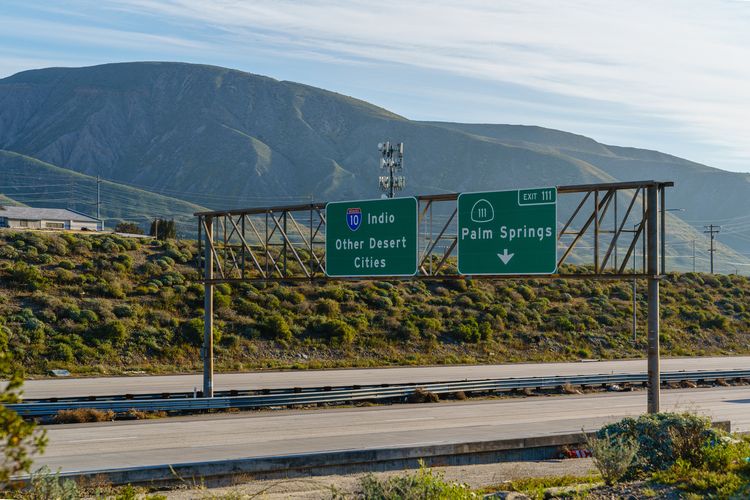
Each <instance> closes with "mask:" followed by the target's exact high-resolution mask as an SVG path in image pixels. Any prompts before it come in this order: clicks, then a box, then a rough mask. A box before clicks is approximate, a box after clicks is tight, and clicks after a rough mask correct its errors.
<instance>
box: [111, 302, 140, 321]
mask: <svg viewBox="0 0 750 500" xmlns="http://www.w3.org/2000/svg"><path fill="white" fill-rule="evenodd" d="M112 312H114V314H115V316H117V317H118V318H132V317H133V316H135V313H134V312H133V308H132V307H130V306H129V305H128V304H120V305H117V306H115V307H114V309H112Z"/></svg>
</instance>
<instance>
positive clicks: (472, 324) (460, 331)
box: [452, 318, 482, 343]
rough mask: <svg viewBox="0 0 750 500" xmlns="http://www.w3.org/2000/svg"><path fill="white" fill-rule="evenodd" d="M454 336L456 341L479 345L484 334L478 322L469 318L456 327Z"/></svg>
mask: <svg viewBox="0 0 750 500" xmlns="http://www.w3.org/2000/svg"><path fill="white" fill-rule="evenodd" d="M452 335H453V337H454V338H455V339H456V340H460V341H461V342H467V343H477V342H479V341H480V340H482V332H481V331H480V329H479V324H477V320H475V319H474V318H468V319H466V320H464V321H463V322H462V323H460V324H458V325H456V327H455V328H454V330H453V332H452Z"/></svg>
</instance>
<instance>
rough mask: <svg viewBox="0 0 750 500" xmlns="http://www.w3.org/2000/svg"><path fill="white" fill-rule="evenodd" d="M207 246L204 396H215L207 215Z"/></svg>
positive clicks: (210, 242)
mask: <svg viewBox="0 0 750 500" xmlns="http://www.w3.org/2000/svg"><path fill="white" fill-rule="evenodd" d="M205 221H206V248H205V259H206V262H205V264H204V266H205V267H204V270H205V271H204V278H205V282H204V285H203V397H204V398H212V397H214V285H213V283H212V282H211V280H213V278H214V254H213V227H212V226H213V218H212V217H206V218H205Z"/></svg>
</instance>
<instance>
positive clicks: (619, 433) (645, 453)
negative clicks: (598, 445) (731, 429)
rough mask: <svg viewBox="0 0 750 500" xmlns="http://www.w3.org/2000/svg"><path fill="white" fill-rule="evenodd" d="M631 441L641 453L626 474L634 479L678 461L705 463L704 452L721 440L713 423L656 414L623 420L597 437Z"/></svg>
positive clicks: (684, 415)
mask: <svg viewBox="0 0 750 500" xmlns="http://www.w3.org/2000/svg"><path fill="white" fill-rule="evenodd" d="M605 437H606V438H609V439H610V440H618V439H622V440H625V441H627V440H630V441H633V442H635V443H637V445H638V453H637V456H636V458H635V460H634V461H633V463H632V464H631V466H630V468H629V469H628V471H627V473H626V474H625V475H624V477H625V478H626V479H632V478H635V477H638V476H639V475H641V473H644V472H646V473H647V472H653V471H659V470H666V469H668V468H669V467H671V466H672V464H674V463H675V461H677V460H678V459H683V460H686V461H688V462H690V463H691V464H693V465H697V464H699V463H700V462H701V460H702V450H703V449H704V447H705V446H706V445H707V444H709V443H711V442H716V441H717V440H718V439H719V438H720V432H719V431H718V430H716V429H712V428H711V420H710V419H709V418H708V417H702V416H699V415H695V414H692V413H657V414H653V415H641V416H640V417H638V418H624V419H622V420H620V421H619V422H616V423H614V424H610V425H607V426H605V427H603V428H602V429H601V430H599V432H598V433H597V438H599V439H603V438H605Z"/></svg>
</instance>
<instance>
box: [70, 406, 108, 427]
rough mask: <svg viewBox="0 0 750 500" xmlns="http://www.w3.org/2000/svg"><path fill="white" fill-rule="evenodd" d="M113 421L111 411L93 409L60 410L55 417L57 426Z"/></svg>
mask: <svg viewBox="0 0 750 500" xmlns="http://www.w3.org/2000/svg"><path fill="white" fill-rule="evenodd" d="M114 419H115V412H113V411H112V410H107V411H102V410H97V409H95V408H76V409H75V410H60V411H58V412H57V415H55V422H56V423H58V424H82V423H86V422H107V421H111V420H114Z"/></svg>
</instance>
